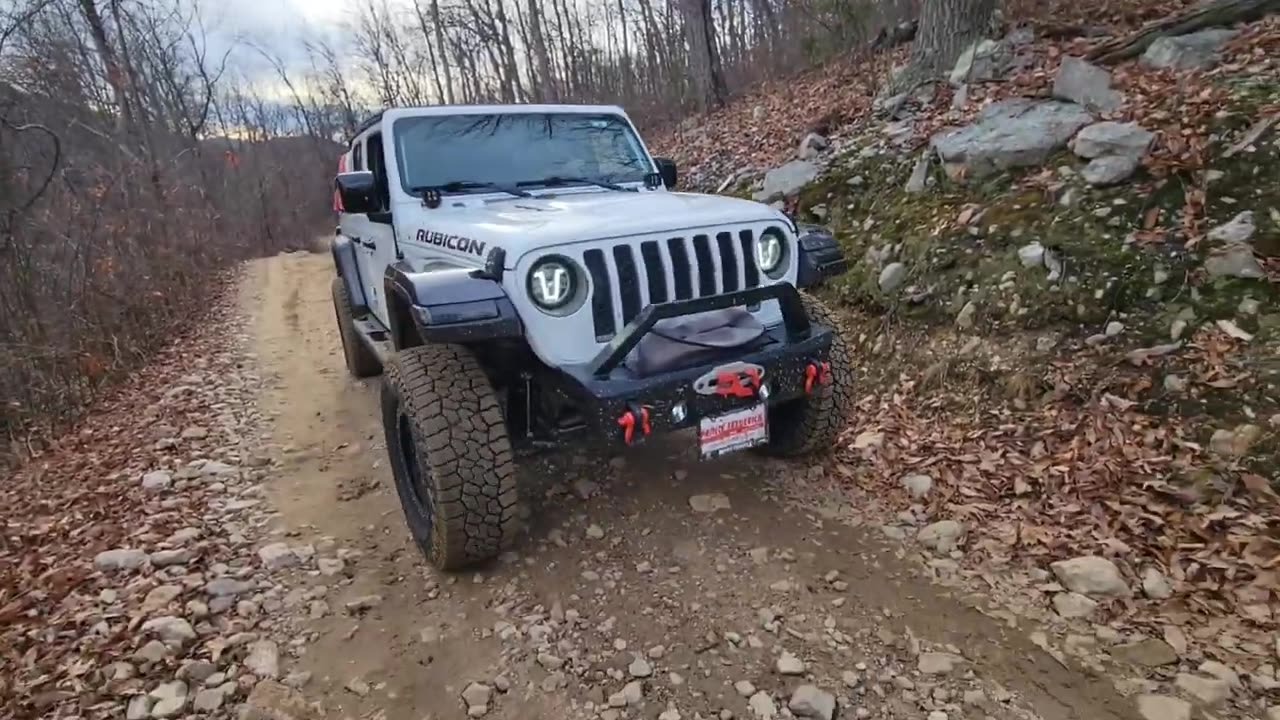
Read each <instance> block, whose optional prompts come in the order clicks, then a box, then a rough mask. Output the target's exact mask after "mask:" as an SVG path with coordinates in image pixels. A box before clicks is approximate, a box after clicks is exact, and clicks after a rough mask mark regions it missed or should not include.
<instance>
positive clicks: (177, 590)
mask: <svg viewBox="0 0 1280 720" xmlns="http://www.w3.org/2000/svg"><path fill="white" fill-rule="evenodd" d="M181 594H182V588H181V587H178V586H177V585H158V586H156V587H154V588H152V589H151V592H149V593H147V596H146V597H145V598H143V599H142V612H143V613H145V614H147V615H151V614H152V613H155V612H157V611H159V610H163V609H165V608H166V607H168V606H169V603H171V602H173V601H174V600H176V599H178V596H179V595H181Z"/></svg>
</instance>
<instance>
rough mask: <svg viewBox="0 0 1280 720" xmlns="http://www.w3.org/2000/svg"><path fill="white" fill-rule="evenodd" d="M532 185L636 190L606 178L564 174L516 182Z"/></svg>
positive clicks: (521, 185)
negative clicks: (593, 186)
mask: <svg viewBox="0 0 1280 720" xmlns="http://www.w3.org/2000/svg"><path fill="white" fill-rule="evenodd" d="M530 185H541V186H543V187H561V186H564V185H595V186H596V187H602V188H604V189H606V190H618V191H621V192H635V191H636V189H635V188H629V187H622V186H621V185H619V184H617V183H611V182H605V181H604V180H592V179H591V178H584V177H572V176H568V177H566V176H564V175H552V176H551V177H545V178H542V179H541V180H522V181H520V182H518V183H516V186H517V187H528V186H530Z"/></svg>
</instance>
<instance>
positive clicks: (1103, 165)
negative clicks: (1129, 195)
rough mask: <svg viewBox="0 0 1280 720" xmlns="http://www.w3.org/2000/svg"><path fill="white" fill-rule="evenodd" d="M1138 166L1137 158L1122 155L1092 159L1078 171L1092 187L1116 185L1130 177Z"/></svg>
mask: <svg viewBox="0 0 1280 720" xmlns="http://www.w3.org/2000/svg"><path fill="white" fill-rule="evenodd" d="M1140 164H1141V163H1140V161H1139V160H1138V158H1135V157H1127V156H1124V155H1108V156H1106V157H1100V158H1094V159H1093V160H1090V161H1089V164H1088V165H1085V166H1084V168H1083V169H1081V170H1080V177H1082V178H1084V181H1085V182H1087V183H1089V184H1090V185H1093V186H1094V187H1106V186H1107V185H1116V184H1118V183H1122V182H1124V181H1125V180H1128V179H1129V178H1130V177H1132V176H1133V174H1134V173H1135V172H1137V171H1138V165H1140Z"/></svg>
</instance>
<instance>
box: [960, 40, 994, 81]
mask: <svg viewBox="0 0 1280 720" xmlns="http://www.w3.org/2000/svg"><path fill="white" fill-rule="evenodd" d="M1008 55H1009V50H1008V48H1007V47H1005V46H1004V45H1003V44H1002V43H999V42H996V41H994V40H979V41H978V42H975V43H974V44H972V45H970V46H969V47H968V48H966V49H965V51H964V52H962V53H960V57H959V58H957V59H956V64H955V65H954V66H953V67H952V68H951V76H950V78H949V79H950V81H951V84H952V85H963V84H967V83H971V82H985V81H988V80H995V79H996V78H998V77H1000V76H1001V75H1003V74H1004V72H1005V69H1006V68H1007V66H1008Z"/></svg>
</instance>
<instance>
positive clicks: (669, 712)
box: [658, 708, 680, 720]
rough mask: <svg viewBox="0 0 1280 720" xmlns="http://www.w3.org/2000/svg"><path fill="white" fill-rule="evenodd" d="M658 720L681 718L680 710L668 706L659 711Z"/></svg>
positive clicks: (678, 719)
mask: <svg viewBox="0 0 1280 720" xmlns="http://www.w3.org/2000/svg"><path fill="white" fill-rule="evenodd" d="M658 720H680V711H679V710H677V709H675V708H667V709H666V710H663V711H662V712H660V713H658Z"/></svg>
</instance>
